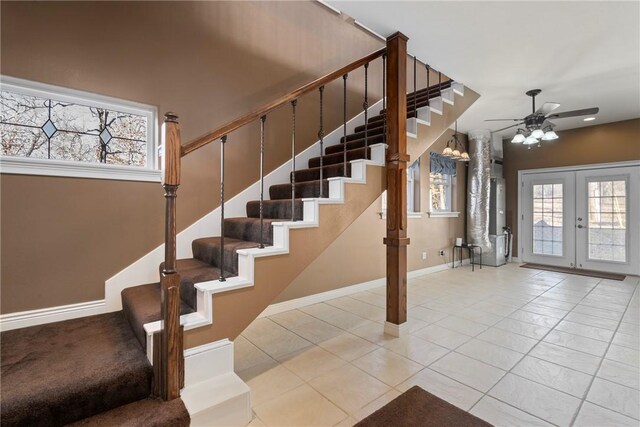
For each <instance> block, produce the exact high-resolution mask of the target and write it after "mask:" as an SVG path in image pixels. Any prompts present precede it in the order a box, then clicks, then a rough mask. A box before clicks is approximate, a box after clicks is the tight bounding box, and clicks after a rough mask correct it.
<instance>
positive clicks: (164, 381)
mask: <svg viewBox="0 0 640 427" xmlns="http://www.w3.org/2000/svg"><path fill="white" fill-rule="evenodd" d="M164 117H165V118H164V123H163V125H162V132H161V133H162V186H163V187H164V197H165V251H164V267H163V269H162V273H161V275H160V290H161V291H160V292H161V304H162V308H161V313H162V318H161V322H162V331H161V332H160V334H158V335H157V338H156V337H154V371H155V372H154V373H155V376H154V379H155V383H154V384H155V386H154V389H155V391H156V394H157V395H159V396H160V397H161V398H162V399H164V400H172V399H175V398H177V397H180V388H181V386H182V385H183V384H182V383H183V382H184V360H183V357H184V356H183V342H182V329H181V327H180V275H179V274H178V272H177V271H176V197H177V194H176V193H177V190H178V186H179V185H180V148H181V144H180V124H179V123H178V116H177V115H175V114H174V113H166V114H165V116H164ZM156 359H157V360H156Z"/></svg>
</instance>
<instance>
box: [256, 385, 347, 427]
mask: <svg viewBox="0 0 640 427" xmlns="http://www.w3.org/2000/svg"><path fill="white" fill-rule="evenodd" d="M254 410H255V412H256V415H258V417H259V418H260V420H261V421H262V422H264V423H265V424H266V425H267V426H331V425H334V424H336V423H338V422H340V421H341V420H343V419H344V418H346V417H347V414H345V413H344V412H343V411H342V410H340V408H338V407H337V406H336V405H334V404H333V403H331V402H330V401H329V400H328V399H326V398H325V397H324V396H322V395H321V394H320V393H318V392H317V391H316V390H314V389H313V388H311V387H309V386H308V385H306V384H303V385H301V386H300V387H297V388H295V389H293V390H291V391H288V392H287V393H284V394H282V395H280V396H279V397H277V398H275V399H272V400H270V401H268V402H266V403H263V404H260V405H257V406H255V408H254Z"/></svg>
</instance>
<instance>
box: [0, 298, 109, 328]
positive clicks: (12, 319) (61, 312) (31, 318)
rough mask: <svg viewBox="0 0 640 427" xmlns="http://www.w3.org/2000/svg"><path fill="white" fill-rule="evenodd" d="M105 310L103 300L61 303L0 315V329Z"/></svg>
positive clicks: (57, 320)
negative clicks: (55, 305) (56, 305)
mask: <svg viewBox="0 0 640 427" xmlns="http://www.w3.org/2000/svg"><path fill="white" fill-rule="evenodd" d="M105 311H106V304H105V300H97V301H87V302H81V303H78V304H69V305H61V306H58V307H49V308H42V309H39V310H29V311H19V312H17V313H8V314H2V315H0V331H10V330H12V329H19V328H26V327H28V326H36V325H43V324H45V323H53V322H60V321H62V320H69V319H77V318H78V317H86V316H93V315H94V314H101V313H104V312H105Z"/></svg>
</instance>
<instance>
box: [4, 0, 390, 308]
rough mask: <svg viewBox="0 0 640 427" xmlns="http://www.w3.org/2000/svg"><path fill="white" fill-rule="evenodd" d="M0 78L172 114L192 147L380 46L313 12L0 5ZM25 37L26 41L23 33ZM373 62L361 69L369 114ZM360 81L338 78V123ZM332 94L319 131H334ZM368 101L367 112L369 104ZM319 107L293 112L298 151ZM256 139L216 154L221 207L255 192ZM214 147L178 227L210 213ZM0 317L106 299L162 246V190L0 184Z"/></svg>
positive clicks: (201, 157)
mask: <svg viewBox="0 0 640 427" xmlns="http://www.w3.org/2000/svg"><path fill="white" fill-rule="evenodd" d="M1 8H2V9H1V15H2V17H1V19H2V21H1V27H2V28H1V31H2V33H1V43H2V44H1V46H0V52H1V58H0V59H1V64H2V68H1V72H2V74H3V75H8V76H14V77H20V78H24V79H28V80H34V81H39V82H44V83H49V84H55V85H59V86H65V87H72V88H74V89H80V90H86V91H89V92H94V93H99V94H105V95H109V96H114V97H118V98H122V99H127V100H132V101H137V102H142V103H146V104H150V105H155V106H157V107H158V112H159V113H160V114H162V113H164V112H165V111H169V110H171V111H175V112H177V113H178V114H179V116H180V120H181V123H182V135H183V139H184V140H185V141H186V140H189V139H192V138H194V137H196V136H198V135H200V134H202V133H204V132H206V131H209V130H211V129H213V128H215V127H217V126H219V125H221V124H223V123H225V122H227V121H230V120H232V119H234V118H236V117H237V116H239V115H241V114H244V113H246V112H249V111H250V110H252V109H255V108H257V107H259V106H261V105H262V104H264V103H266V102H268V101H271V100H272V99H275V98H276V97H277V96H280V95H283V94H285V93H287V92H289V91H290V90H293V89H295V88H297V87H298V86H300V85H302V84H305V83H307V82H309V81H310V80H312V79H314V78H316V77H319V76H321V75H323V74H325V73H327V72H330V71H333V70H334V69H337V68H339V67H341V66H343V65H345V64H347V63H349V62H351V61H354V60H356V59H358V58H360V57H362V56H364V55H366V54H367V53H370V52H372V51H373V50H376V49H379V48H380V47H382V45H383V43H382V42H381V41H380V40H378V39H375V38H374V37H372V36H371V35H369V34H368V33H366V32H364V31H362V30H360V29H358V28H356V27H354V26H353V25H352V24H351V23H349V22H345V21H344V20H343V18H342V17H340V16H337V15H335V14H334V13H332V12H331V11H328V10H327V9H326V8H324V7H322V6H321V5H319V4H318V3H316V2H2V3H1ZM25 28H28V29H29V30H28V31H25V30H24V29H25ZM380 69H381V64H380V61H376V62H375V63H372V64H371V67H370V75H371V81H370V83H369V90H370V96H371V97H372V98H373V101H375V100H377V99H379V97H380V93H381V83H380V74H381V73H380ZM363 86H364V82H363V79H362V71H359V72H355V73H353V74H352V75H351V76H350V77H349V95H348V97H349V109H348V115H349V117H351V116H353V115H355V114H356V113H357V112H359V111H360V110H361V108H362V107H361V106H362V97H361V95H360V93H361V92H362V89H361V88H362V87H363ZM341 93H342V89H341V82H338V83H337V84H335V85H331V86H330V87H328V88H327V92H326V98H325V99H326V107H325V125H326V129H329V130H331V129H334V128H336V127H337V126H338V124H339V123H340V121H341V119H342V108H341V106H342V95H341ZM373 101H372V102H373ZM317 103H318V97H317V95H316V94H314V95H309V96H307V97H305V98H302V99H301V100H300V102H299V104H298V112H299V114H298V118H297V120H298V126H297V129H298V135H297V136H298V147H299V150H303V149H304V148H306V147H307V146H309V145H310V144H311V143H312V142H314V140H315V135H316V134H317V130H318V124H317V123H318V114H317V109H318V106H317ZM289 111H290V110H289V108H286V109H284V110H279V111H277V112H275V113H273V114H272V115H270V116H269V117H268V119H267V124H266V127H267V137H266V169H267V171H270V170H272V169H274V168H275V167H276V166H278V165H280V164H282V163H283V162H284V161H285V160H286V159H287V157H288V155H289V153H290V147H289V145H288V141H290V139H289V132H290V123H291V122H290V120H291V118H290V114H289ZM258 129H259V128H258V126H257V124H254V125H252V126H248V128H247V129H243V130H240V131H237V132H235V133H233V134H231V135H230V136H229V143H228V144H227V159H228V163H227V165H228V169H227V171H228V172H227V181H226V190H227V191H226V194H227V196H228V197H231V196H233V195H234V194H237V193H238V192H239V191H241V190H242V189H244V188H246V187H247V186H248V185H249V184H251V183H253V182H255V181H256V180H257V179H258V149H257V147H258V146H257V144H258V143H259V139H258ZM218 153H219V144H218V143H214V144H211V145H210V146H208V147H206V148H204V149H202V150H200V151H198V152H196V153H194V154H191V155H189V156H188V157H186V158H185V159H184V163H183V179H182V186H181V187H180V189H179V191H178V227H179V229H184V228H185V227H186V226H188V225H189V224H191V223H193V222H194V221H195V220H197V219H198V218H200V217H202V216H203V215H204V214H206V213H207V212H209V211H211V210H212V209H214V208H215V207H216V206H218V205H219V191H218V189H219V179H218V176H219V168H218V165H219V157H218ZM0 185H1V187H0V191H1V194H2V196H1V200H0V204H1V205H2V206H1V212H0V214H1V216H2V224H1V230H0V232H1V234H2V242H1V245H2V246H1V251H2V272H1V281H2V303H1V306H0V311H1V312H2V313H8V312H15V311H22V310H30V309H36V308H43V307H50V306H57V305H62V304H72V303H78V302H83V301H90V300H95V299H101V298H103V297H104V282H105V280H106V279H108V278H109V277H111V276H112V275H113V274H115V273H117V272H118V271H120V270H121V269H123V268H124V267H126V266H127V265H129V264H130V263H132V262H133V261H135V260H136V259H138V258H139V257H140V256H142V255H144V254H146V253H147V252H148V251H150V250H152V249H153V248H155V247H156V246H157V245H159V244H160V243H162V240H163V234H162V230H163V197H162V189H161V187H160V184H156V183H140V182H125V181H106V180H89V179H72V178H52V177H39V176H24V175H7V174H3V175H1V184H0Z"/></svg>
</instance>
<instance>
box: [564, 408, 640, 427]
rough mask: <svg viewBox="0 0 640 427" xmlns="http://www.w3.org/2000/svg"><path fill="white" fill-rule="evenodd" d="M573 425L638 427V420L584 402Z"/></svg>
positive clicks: (583, 426) (579, 426)
mask: <svg viewBox="0 0 640 427" xmlns="http://www.w3.org/2000/svg"><path fill="white" fill-rule="evenodd" d="M573 425H574V426H575V427H603V426H610V427H622V426H633V427H638V420H634V419H633V418H629V417H627V416H624V415H622V414H619V413H617V412H614V411H611V410H609V409H605V408H603V407H601V406H598V405H594V404H593V403H589V402H584V404H583V405H582V408H581V409H580V412H579V413H578V417H577V418H576V421H575V423H574V424H573Z"/></svg>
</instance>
